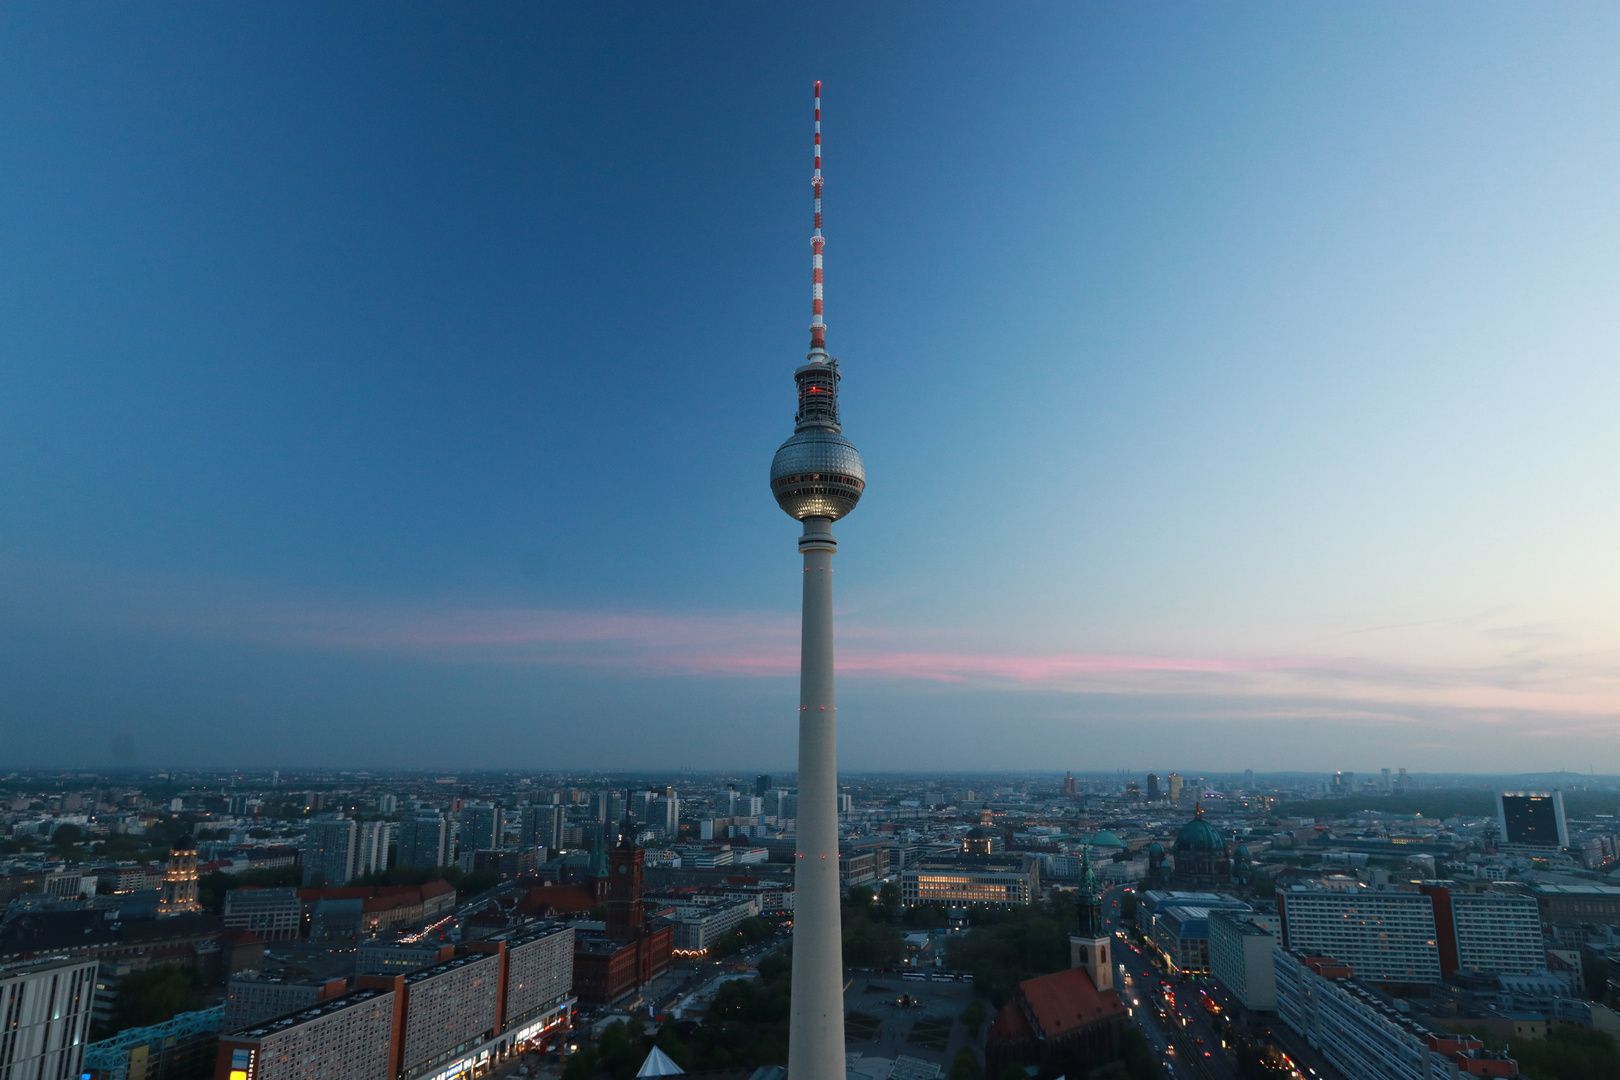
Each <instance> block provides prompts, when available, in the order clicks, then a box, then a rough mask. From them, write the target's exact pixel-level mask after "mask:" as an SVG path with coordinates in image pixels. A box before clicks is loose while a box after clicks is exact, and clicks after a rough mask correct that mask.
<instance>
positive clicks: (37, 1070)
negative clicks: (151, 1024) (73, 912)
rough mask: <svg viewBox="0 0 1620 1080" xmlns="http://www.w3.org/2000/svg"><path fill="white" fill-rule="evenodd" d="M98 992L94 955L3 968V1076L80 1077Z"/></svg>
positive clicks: (0, 1072) (0, 983)
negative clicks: (87, 957) (86, 958)
mask: <svg viewBox="0 0 1620 1080" xmlns="http://www.w3.org/2000/svg"><path fill="white" fill-rule="evenodd" d="M95 994H96V962H95V961H94V960H41V961H38V962H36V963H26V964H18V965H14V966H8V967H7V968H5V969H0V1020H3V1027H0V1076H7V1077H10V1076H16V1077H27V1078H28V1080H35V1078H36V1077H37V1078H39V1080H77V1078H78V1077H79V1075H80V1073H81V1071H82V1066H83V1062H84V1049H85V1043H86V1041H87V1040H88V1039H89V1037H90V1012H91V1009H92V1007H93V1005H94V1003H95Z"/></svg>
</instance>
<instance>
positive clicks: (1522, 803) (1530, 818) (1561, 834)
mask: <svg viewBox="0 0 1620 1080" xmlns="http://www.w3.org/2000/svg"><path fill="white" fill-rule="evenodd" d="M1496 823H1497V828H1498V829H1500V830H1501V832H1502V842H1503V843H1504V844H1512V845H1515V846H1518V847H1530V848H1567V847H1569V823H1568V821H1566V820H1565V818H1564V793H1563V792H1562V791H1558V790H1553V791H1499V792H1497V793H1496Z"/></svg>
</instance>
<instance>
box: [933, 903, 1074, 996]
mask: <svg viewBox="0 0 1620 1080" xmlns="http://www.w3.org/2000/svg"><path fill="white" fill-rule="evenodd" d="M948 961H949V963H950V966H951V967H953V968H955V969H956V970H958V971H971V972H973V988H974V989H975V990H977V991H978V992H979V993H981V994H983V995H985V996H986V997H988V998H989V999H990V1003H991V1004H992V1005H994V1006H995V1007H996V1008H998V1009H999V1008H1000V1007H1001V1006H1003V1005H1005V1004H1006V1003H1007V999H1008V998H1009V997H1011V996H1012V992H1013V988H1014V987H1015V986H1017V985H1018V984H1019V983H1020V982H1023V981H1024V980H1025V979H1030V978H1034V977H1035V976H1036V975H1047V974H1050V973H1051V972H1054V971H1062V970H1063V969H1064V968H1066V967H1068V966H1069V930H1068V922H1067V920H1060V919H1055V918H1053V917H1052V916H1051V915H1049V914H1047V913H1045V912H1043V911H1040V910H1039V909H1037V908H1028V907H1024V908H1013V909H1011V910H1010V911H1008V912H1006V913H1005V915H1004V917H1003V918H1002V919H1001V921H1000V922H999V923H997V924H995V925H993V926H984V927H977V926H976V927H974V928H973V929H972V930H969V931H968V932H967V933H966V934H965V935H963V936H962V937H960V938H956V939H955V940H954V941H952V942H951V945H950V951H949V954H948Z"/></svg>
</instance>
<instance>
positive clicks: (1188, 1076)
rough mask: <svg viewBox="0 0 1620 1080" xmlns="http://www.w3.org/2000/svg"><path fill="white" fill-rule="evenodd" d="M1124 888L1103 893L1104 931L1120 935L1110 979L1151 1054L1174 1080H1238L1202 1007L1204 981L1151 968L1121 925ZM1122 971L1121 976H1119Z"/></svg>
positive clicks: (1211, 1022)
mask: <svg viewBox="0 0 1620 1080" xmlns="http://www.w3.org/2000/svg"><path fill="white" fill-rule="evenodd" d="M1123 895H1124V890H1123V889H1110V890H1109V891H1108V892H1107V893H1105V894H1104V895H1103V918H1104V921H1105V922H1106V924H1107V928H1108V930H1109V931H1110V932H1111V933H1113V932H1119V931H1123V932H1124V933H1125V937H1124V938H1123V939H1121V938H1120V937H1119V936H1118V935H1117V933H1116V936H1115V938H1114V961H1115V963H1116V965H1117V966H1116V968H1115V976H1116V979H1117V980H1118V981H1119V982H1120V984H1121V985H1119V986H1118V987H1117V989H1118V990H1119V992H1120V996H1121V997H1123V998H1124V999H1125V1004H1126V1005H1128V1006H1130V1009H1131V1020H1132V1022H1133V1023H1135V1024H1136V1026H1137V1027H1139V1028H1141V1029H1142V1031H1143V1033H1144V1034H1146V1035H1147V1038H1148V1042H1149V1043H1150V1044H1151V1045H1152V1047H1153V1052H1154V1056H1155V1057H1156V1058H1157V1059H1158V1060H1159V1062H1160V1063H1161V1064H1162V1065H1163V1066H1164V1069H1165V1072H1166V1073H1167V1074H1168V1075H1169V1076H1170V1077H1172V1078H1174V1080H1240V1077H1239V1074H1238V1071H1237V1066H1236V1065H1235V1064H1234V1062H1233V1060H1232V1058H1231V1057H1230V1056H1229V1051H1227V1050H1226V1049H1225V1046H1226V1044H1225V1043H1224V1042H1223V1041H1222V1036H1221V1035H1220V1033H1219V1032H1217V1031H1216V1030H1215V1024H1214V1021H1213V1019H1212V1017H1211V1016H1210V1013H1209V1012H1208V1011H1207V1010H1206V1009H1205V1007H1204V997H1203V995H1202V994H1201V993H1200V990H1201V989H1206V988H1207V987H1206V985H1205V984H1203V983H1183V982H1181V981H1180V976H1169V975H1166V974H1165V973H1164V972H1162V971H1160V970H1159V969H1158V968H1155V967H1154V966H1153V964H1152V962H1151V961H1150V960H1149V958H1148V957H1147V956H1145V955H1144V954H1143V952H1142V950H1141V949H1139V948H1138V947H1137V945H1136V943H1135V941H1134V940H1133V939H1132V938H1131V936H1130V933H1129V931H1130V928H1129V927H1128V926H1126V925H1125V924H1124V923H1122V922H1121V921H1120V918H1119V903H1120V898H1121V897H1122V896H1123ZM1120 969H1123V978H1119V975H1120Z"/></svg>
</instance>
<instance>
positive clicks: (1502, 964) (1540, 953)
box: [1418, 885, 1547, 977]
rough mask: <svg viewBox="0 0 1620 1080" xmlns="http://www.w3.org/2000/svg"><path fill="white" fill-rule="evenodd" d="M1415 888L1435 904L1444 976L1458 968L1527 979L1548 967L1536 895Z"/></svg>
mask: <svg viewBox="0 0 1620 1080" xmlns="http://www.w3.org/2000/svg"><path fill="white" fill-rule="evenodd" d="M1418 888H1419V891H1420V892H1421V893H1423V895H1424V896H1427V897H1428V898H1429V900H1430V902H1431V903H1432V904H1433V905H1434V924H1435V935H1436V936H1435V942H1436V945H1437V946H1438V948H1439V950H1440V974H1441V976H1442V977H1444V976H1447V975H1450V974H1451V973H1452V972H1454V971H1456V970H1458V969H1459V968H1462V969H1466V970H1471V971H1488V972H1492V973H1494V974H1497V975H1527V974H1529V973H1530V972H1532V971H1540V970H1542V969H1544V968H1545V967H1546V966H1547V953H1546V949H1545V947H1544V945H1543V943H1542V939H1541V912H1540V910H1539V908H1538V907H1537V906H1536V898H1535V897H1533V896H1513V895H1508V894H1506V893H1471V892H1462V891H1460V890H1459V891H1454V890H1452V889H1449V888H1447V887H1446V886H1444V885H1421V886H1419V887H1418Z"/></svg>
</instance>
